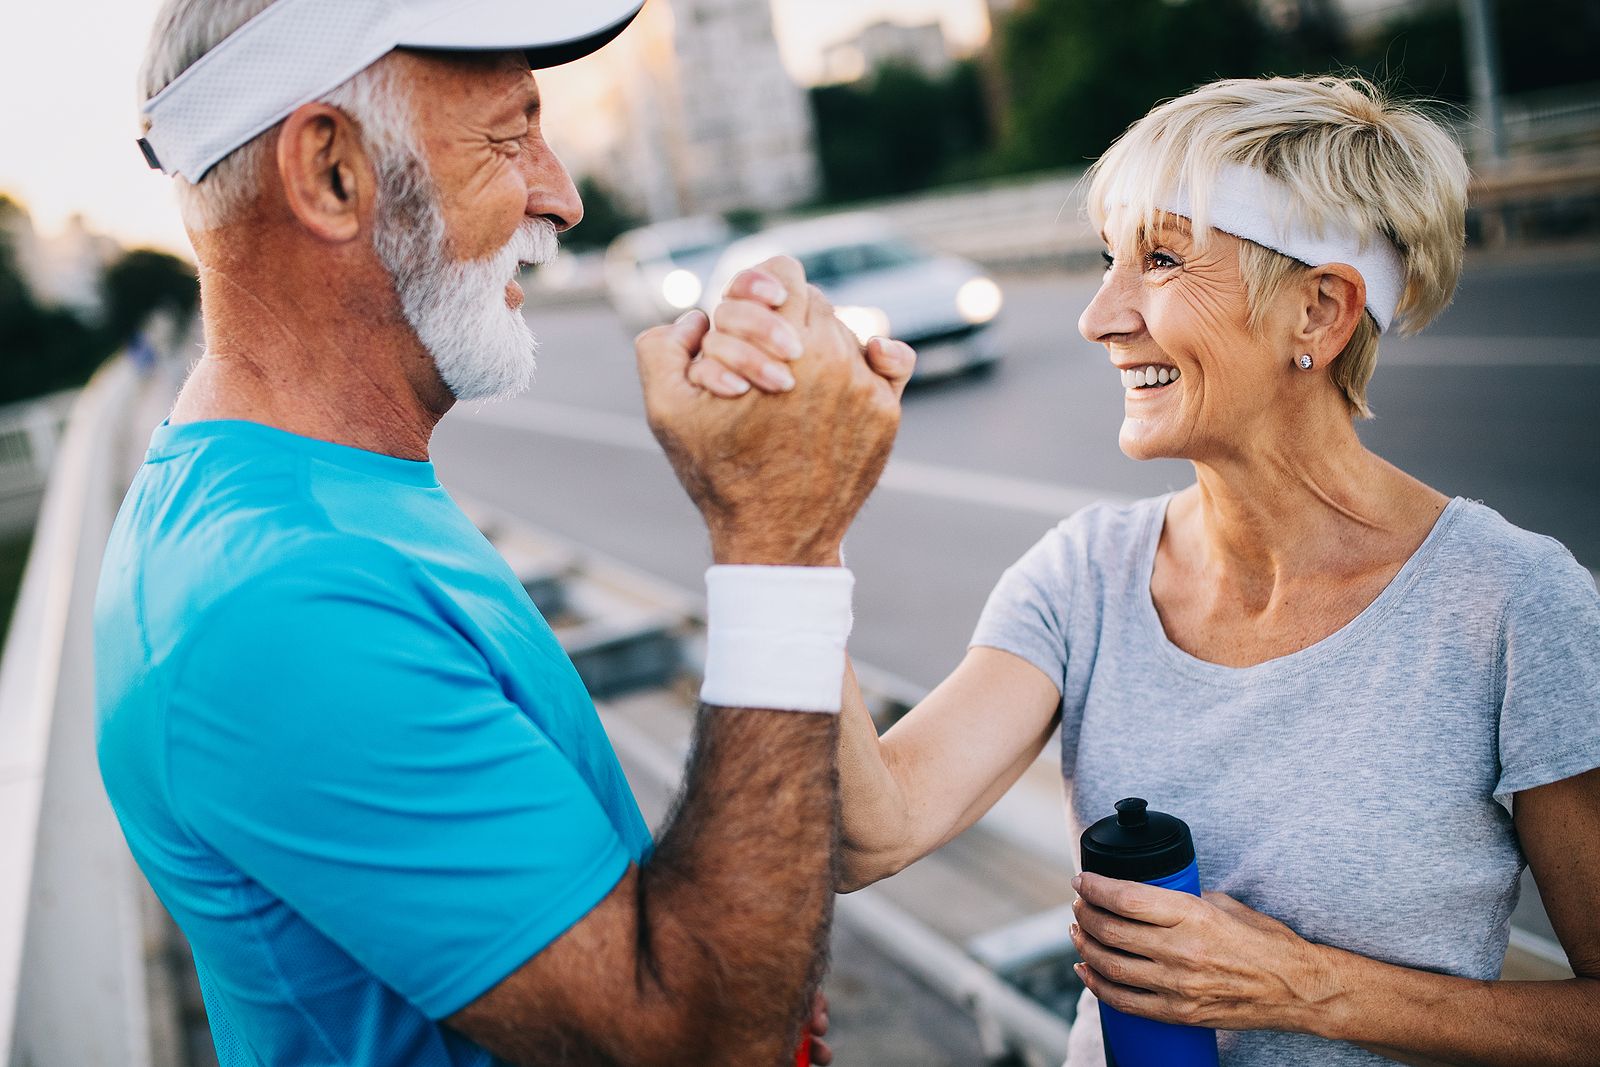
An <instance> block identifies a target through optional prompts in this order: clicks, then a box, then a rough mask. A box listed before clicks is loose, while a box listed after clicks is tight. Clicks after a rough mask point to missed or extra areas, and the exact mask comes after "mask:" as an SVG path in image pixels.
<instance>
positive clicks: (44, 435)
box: [0, 390, 77, 536]
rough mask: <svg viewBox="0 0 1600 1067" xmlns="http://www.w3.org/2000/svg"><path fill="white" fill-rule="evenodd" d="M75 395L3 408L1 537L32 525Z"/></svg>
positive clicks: (0, 420) (0, 430) (0, 422)
mask: <svg viewBox="0 0 1600 1067" xmlns="http://www.w3.org/2000/svg"><path fill="white" fill-rule="evenodd" d="M76 395H77V394H76V391H75V390H74V391H71V392H65V393H56V394H54V395H53V396H47V397H42V398H40V399H38V400H30V401H27V402H25V403H21V404H12V405H10V406H8V407H3V408H0V536H4V535H6V534H8V533H14V532H17V531H20V530H25V529H27V528H28V527H30V526H32V525H33V521H34V518H35V517H36V516H37V514H38V511H39V500H40V497H41V496H42V495H43V493H44V485H45V480H46V479H47V478H48V477H49V474H50V465H51V464H52V463H54V462H55V456H56V448H57V445H58V443H59V441H60V438H61V433H62V431H63V430H64V429H65V428H66V421H67V414H68V412H69V411H70V410H71V408H72V401H73V399H74V398H75V396H76Z"/></svg>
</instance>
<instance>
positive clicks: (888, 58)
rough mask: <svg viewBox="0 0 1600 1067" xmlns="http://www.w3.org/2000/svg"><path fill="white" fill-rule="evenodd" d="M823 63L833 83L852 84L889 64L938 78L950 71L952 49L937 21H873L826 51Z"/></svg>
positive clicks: (828, 79)
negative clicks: (919, 22) (920, 22)
mask: <svg viewBox="0 0 1600 1067" xmlns="http://www.w3.org/2000/svg"><path fill="white" fill-rule="evenodd" d="M822 62H823V69H824V71H825V72H826V80H827V81H830V82H852V81H855V80H857V79H858V78H862V77H864V76H866V75H868V74H870V73H872V72H873V71H875V70H877V69H878V68H879V67H883V66H887V65H890V64H895V65H898V66H905V67H911V68H914V69H916V70H919V71H921V72H922V73H923V74H925V75H927V76H928V77H930V78H936V77H938V76H939V75H941V74H943V73H944V72H945V71H946V70H948V69H949V68H950V46H949V44H948V43H947V42H946V41H945V38H944V28H943V27H942V26H941V25H940V24H939V23H938V22H928V23H922V24H920V25H910V26H908V25H903V24H901V23H898V22H887V21H884V22H874V23H873V24H872V25H870V26H868V27H867V28H866V29H864V30H862V31H861V32H860V33H859V34H857V35H856V36H855V37H852V38H850V39H849V40H846V41H840V42H839V43H838V44H835V45H833V46H832V47H831V48H829V49H827V50H826V51H825V52H824V53H823V57H822Z"/></svg>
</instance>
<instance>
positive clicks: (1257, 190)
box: [1121, 163, 1406, 332]
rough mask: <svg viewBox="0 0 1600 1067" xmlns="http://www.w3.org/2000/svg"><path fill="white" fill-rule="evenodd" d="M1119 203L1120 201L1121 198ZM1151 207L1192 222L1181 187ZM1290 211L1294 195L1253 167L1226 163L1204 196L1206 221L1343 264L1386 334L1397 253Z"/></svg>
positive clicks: (1398, 279)
mask: <svg viewBox="0 0 1600 1067" xmlns="http://www.w3.org/2000/svg"><path fill="white" fill-rule="evenodd" d="M1121 202H1123V203H1126V202H1127V198H1126V197H1123V198H1122V201H1121ZM1156 207H1157V208H1158V209H1160V210H1161V211H1164V212H1166V213H1167V214H1169V215H1182V216H1183V217H1184V218H1186V219H1190V220H1191V221H1192V220H1193V218H1194V211H1193V207H1192V206H1191V204H1190V200H1189V193H1188V191H1187V190H1186V189H1180V190H1179V191H1178V193H1177V194H1176V195H1172V194H1169V195H1168V196H1167V197H1165V198H1163V199H1161V200H1160V201H1158V202H1157V204H1156ZM1295 208H1296V197H1295V194H1294V193H1293V192H1292V191H1291V190H1290V189H1289V187H1288V186H1287V185H1285V184H1284V183H1283V182H1281V181H1279V180H1278V179H1276V178H1274V177H1272V176H1271V175H1269V174H1267V173H1265V172H1263V171H1260V170H1257V169H1255V168H1254V167H1246V166H1241V165H1240V164H1237V163H1226V164H1223V166H1222V167H1221V168H1220V169H1219V170H1218V172H1217V180H1216V183H1215V184H1213V185H1212V186H1211V191H1210V195H1209V196H1208V197H1207V198H1206V214H1207V219H1206V222H1207V224H1208V225H1210V226H1213V227H1215V228H1216V229H1219V230H1221V231H1222V232H1223V233H1231V234H1233V235H1234V236H1235V237H1241V238H1243V239H1244V240H1246V241H1253V242H1255V243H1256V244H1258V245H1261V246H1262V247H1263V248H1270V249H1272V250H1273V251H1274V252H1278V253H1281V254H1282V255H1285V256H1288V257H1289V258H1290V259H1297V260H1299V261H1300V262H1301V263H1304V264H1306V265H1307V266H1309V267H1322V266H1326V265H1327V264H1329V263H1346V264H1349V265H1350V266H1352V267H1354V268H1355V269H1356V270H1357V271H1358V272H1360V274H1361V277H1362V280H1363V281H1365V282H1366V283H1367V310H1368V311H1370V312H1371V313H1372V317H1373V319H1375V320H1376V321H1377V323H1378V330H1379V331H1380V332H1382V331H1385V330H1388V328H1389V324H1390V323H1391V322H1393V321H1394V313H1395V310H1396V309H1397V308H1398V307H1399V306H1400V294H1401V293H1403V292H1404V291H1405V277H1406V272H1405V261H1404V260H1403V259H1402V258H1401V255H1400V250H1399V249H1397V248H1396V247H1395V246H1394V244H1393V243H1392V242H1391V241H1389V240H1388V239H1387V238H1385V237H1383V236H1382V235H1379V234H1362V233H1360V232H1359V231H1357V230H1354V229H1350V228H1347V227H1343V226H1329V227H1327V228H1326V229H1324V230H1323V232H1322V233H1320V234H1319V233H1317V232H1315V231H1313V230H1311V229H1309V228H1307V227H1305V226H1303V225H1301V224H1299V223H1297V222H1296V221H1295V218H1296V216H1297V215H1298V212H1297V211H1296V210H1295Z"/></svg>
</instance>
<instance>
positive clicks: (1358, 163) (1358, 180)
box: [1086, 75, 1468, 418]
mask: <svg viewBox="0 0 1600 1067" xmlns="http://www.w3.org/2000/svg"><path fill="white" fill-rule="evenodd" d="M1229 163H1233V164H1239V165H1243V166H1247V167H1254V168H1257V169H1259V170H1263V171H1265V172H1266V173H1268V174H1270V175H1272V176H1273V177H1275V178H1277V179H1279V180H1280V181H1282V182H1283V183H1284V184H1286V185H1287V186H1288V187H1289V189H1290V190H1291V191H1292V192H1293V193H1294V194H1295V210H1296V211H1297V212H1299V217H1298V218H1297V219H1295V220H1294V221H1295V222H1297V223H1299V224H1300V225H1303V226H1306V227H1308V228H1310V229H1312V230H1314V231H1318V232H1320V231H1322V230H1324V229H1325V228H1327V227H1330V226H1338V227H1342V228H1346V229H1351V230H1354V231H1356V232H1358V233H1366V234H1373V235H1374V236H1375V237H1381V238H1383V239H1386V240H1388V241H1390V242H1392V243H1393V244H1394V246H1395V247H1396V248H1397V249H1398V250H1399V252H1400V255H1401V258H1402V260H1403V262H1404V265H1405V287H1404V290H1403V292H1402V294H1401V297H1400V306H1399V308H1398V309H1397V311H1396V314H1395V324H1396V325H1397V326H1398V328H1399V329H1400V331H1401V332H1402V333H1406V334H1410V333H1415V332H1417V331H1418V330H1420V329H1422V328H1423V327H1424V326H1426V325H1427V324H1428V323H1429V322H1432V321H1433V319H1434V318H1435V317H1436V316H1437V315H1438V314H1439V312H1441V311H1443V310H1444V309H1445V307H1446V306H1448V305H1449V303H1450V299H1451V297H1452V296H1454V294H1455V288H1456V281H1457V280H1458V279H1459V278H1460V276H1461V258H1462V251H1463V249H1464V247H1465V243H1466V207H1467V179H1468V170H1467V162H1466V159H1465V158H1464V157H1463V155H1462V153H1461V146H1460V145H1458V144H1457V143H1456V141H1455V138H1454V137H1452V136H1451V135H1450V134H1449V133H1448V132H1446V131H1445V129H1444V128H1443V127H1442V126H1441V125H1440V124H1439V123H1437V122H1435V121H1434V120H1433V119H1431V118H1429V117H1428V116H1427V115H1425V114H1423V113H1422V111H1420V110H1418V109H1417V108H1416V107H1414V106H1411V105H1407V104H1403V103H1400V102H1398V101H1396V100H1394V99H1393V98H1392V97H1390V96H1389V95H1388V94H1387V93H1386V92H1385V91H1384V90H1383V89H1381V88H1379V87H1378V86H1376V85H1374V84H1373V83H1371V82H1369V81H1367V80H1365V79H1363V78H1357V77H1335V76H1331V75H1329V76H1321V77H1307V78H1261V79H1247V78H1238V79H1228V80H1224V81H1217V82H1212V83H1211V84H1209V85H1204V86H1201V87H1200V88H1199V89H1196V90H1194V91H1193V92H1191V93H1188V94H1187V95H1185V96H1180V97H1178V98H1177V99H1174V100H1168V101H1166V102H1165V103H1163V104H1160V105H1159V106H1157V107H1156V108H1155V109H1154V110H1152V111H1151V112H1150V113H1149V114H1148V115H1146V116H1145V117H1144V118H1142V119H1140V120H1139V121H1138V122H1136V123H1134V124H1133V125H1132V126H1130V127H1129V128H1128V131H1127V132H1126V133H1124V134H1123V135H1122V136H1121V137H1120V138H1118V139H1117V141H1116V143H1115V144H1113V145H1112V146H1111V148H1110V149H1108V150H1107V151H1106V153H1105V155H1103V156H1101V157H1100V159H1099V160H1097V161H1096V162H1095V164H1094V166H1093V167H1092V168H1090V171H1089V174H1088V175H1087V176H1086V178H1087V180H1088V182H1089V197H1088V208H1089V216H1090V219H1091V221H1093V222H1094V224H1095V226H1096V227H1097V228H1100V227H1103V226H1104V225H1105V217H1106V211H1107V207H1108V205H1107V203H1106V198H1107V196H1108V193H1109V192H1110V190H1112V189H1115V190H1117V194H1118V198H1119V201H1120V200H1121V199H1123V198H1124V197H1125V198H1126V200H1127V203H1128V207H1129V210H1130V211H1132V212H1133V214H1134V216H1135V217H1136V218H1138V219H1140V220H1142V221H1143V223H1144V224H1145V225H1146V226H1147V227H1149V226H1153V225H1154V224H1155V221H1156V216H1157V214H1158V209H1157V206H1156V205H1157V204H1158V203H1160V202H1161V201H1162V200H1163V198H1164V197H1165V196H1166V195H1167V194H1169V193H1170V192H1171V191H1172V190H1175V189H1180V188H1181V189H1186V190H1188V191H1189V194H1190V201H1191V203H1192V205H1193V209H1194V218H1193V220H1192V221H1193V223H1194V231H1195V239H1196V241H1197V242H1203V241H1204V239H1205V234H1206V227H1207V221H1206V202H1205V201H1206V192H1207V190H1208V189H1209V188H1210V187H1211V185H1212V183H1213V182H1214V181H1215V178H1216V175H1217V172H1218V171H1219V169H1220V168H1221V167H1222V166H1223V165H1224V164H1229ZM1243 247H1244V251H1243V253H1242V254H1241V257H1240V267H1241V270H1242V272H1243V274H1244V278H1245V283H1246V286H1247V288H1248V291H1249V301H1250V318H1251V327H1252V328H1257V327H1259V325H1260V317H1261V315H1262V314H1263V313H1264V310H1265V308H1266V307H1267V306H1268V305H1269V304H1270V303H1271V301H1272V299H1273V298H1274V297H1275V296H1276V295H1277V293H1278V292H1280V291H1281V290H1282V288H1283V287H1284V286H1285V285H1287V284H1288V283H1289V282H1290V281H1292V280H1293V279H1294V278H1296V277H1297V276H1299V275H1301V274H1302V273H1303V272H1305V271H1306V270H1309V269H1310V268H1308V267H1307V266H1306V265H1305V264H1303V263H1300V262H1299V261H1298V260H1294V259H1291V258H1289V257H1288V256H1284V255H1282V254H1280V253H1278V252H1274V251H1271V250H1270V249H1267V248H1263V247H1262V246H1260V245H1258V244H1254V243H1252V242H1249V241H1246V242H1244V245H1243ZM1378 334H1379V330H1378V324H1377V323H1376V322H1375V321H1374V320H1373V318H1372V316H1371V314H1370V313H1369V314H1365V315H1363V316H1362V317H1361V321H1360V323H1359V324H1358V325H1357V327H1356V330H1355V332H1354V333H1353V334H1352V335H1351V337H1350V341H1349V343H1348V344H1346V345H1345V348H1344V350H1343V351H1342V352H1341V353H1340V355H1339V358H1338V359H1337V360H1336V361H1335V363H1334V365H1333V369H1332V371H1331V373H1332V376H1333V381H1334V382H1335V384H1337V385H1338V386H1339V388H1340V390H1341V391H1342V392H1343V393H1344V396H1345V400H1346V402H1347V403H1348V404H1349V406H1350V410H1351V412H1352V414H1354V415H1356V416H1359V417H1361V418H1370V417H1371V415H1372V411H1371V408H1370V407H1369V406H1368V405H1367V385H1368V383H1369V382H1370V381H1371V379H1372V371H1373V368H1374V366H1375V365H1376V362H1377V358H1378Z"/></svg>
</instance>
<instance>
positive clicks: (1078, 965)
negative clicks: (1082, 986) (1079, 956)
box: [1072, 963, 1085, 978]
mask: <svg viewBox="0 0 1600 1067" xmlns="http://www.w3.org/2000/svg"><path fill="white" fill-rule="evenodd" d="M1072 969H1073V970H1074V971H1076V972H1077V975H1078V977H1079V978H1082V977H1084V971H1085V967H1084V965H1083V964H1081V963H1074V964H1073V965H1072Z"/></svg>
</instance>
